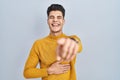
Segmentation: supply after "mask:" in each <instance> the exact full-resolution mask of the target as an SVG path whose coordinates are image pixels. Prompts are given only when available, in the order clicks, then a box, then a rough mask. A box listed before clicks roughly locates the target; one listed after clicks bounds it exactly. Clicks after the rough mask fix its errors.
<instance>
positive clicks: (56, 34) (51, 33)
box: [50, 31, 63, 36]
mask: <svg viewBox="0 0 120 80" xmlns="http://www.w3.org/2000/svg"><path fill="white" fill-rule="evenodd" d="M60 34H63V32H62V31H61V32H58V33H54V32H50V35H53V36H58V35H60Z"/></svg>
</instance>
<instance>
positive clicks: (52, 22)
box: [48, 10, 65, 34]
mask: <svg viewBox="0 0 120 80" xmlns="http://www.w3.org/2000/svg"><path fill="white" fill-rule="evenodd" d="M64 22H65V20H64V17H63V15H62V12H61V11H59V10H56V11H51V12H50V13H49V16H48V25H49V28H50V33H51V34H60V33H62V28H63V25H64Z"/></svg>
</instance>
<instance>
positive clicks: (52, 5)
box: [47, 4, 65, 18]
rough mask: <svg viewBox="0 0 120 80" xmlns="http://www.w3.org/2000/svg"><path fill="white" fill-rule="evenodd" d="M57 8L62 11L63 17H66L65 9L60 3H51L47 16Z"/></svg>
mask: <svg viewBox="0 0 120 80" xmlns="http://www.w3.org/2000/svg"><path fill="white" fill-rule="evenodd" d="M57 10H58V11H61V12H62V15H63V18H64V17H65V9H64V7H63V6H62V5H60V4H51V5H50V6H49V7H48V9H47V16H49V13H50V12H51V11H57Z"/></svg>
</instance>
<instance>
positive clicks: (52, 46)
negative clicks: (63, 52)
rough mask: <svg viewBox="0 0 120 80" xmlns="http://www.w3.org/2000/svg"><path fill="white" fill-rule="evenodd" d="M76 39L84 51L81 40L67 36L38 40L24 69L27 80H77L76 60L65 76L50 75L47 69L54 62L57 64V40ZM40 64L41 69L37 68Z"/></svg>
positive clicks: (80, 48) (50, 36)
mask: <svg viewBox="0 0 120 80" xmlns="http://www.w3.org/2000/svg"><path fill="white" fill-rule="evenodd" d="M69 37H70V38H71V37H72V38H74V39H77V40H78V41H79V43H78V44H79V50H78V52H80V51H81V50H82V45H81V43H80V39H79V38H78V37H77V36H75V35H73V36H66V35H65V34H61V35H58V36H52V35H48V36H47V37H45V38H43V39H39V40H36V41H35V43H34V44H33V46H32V48H31V51H30V54H29V57H28V59H27V61H26V64H25V67H24V76H25V77H26V78H42V80H76V72H75V66H74V65H75V59H74V60H72V61H71V62H70V63H69V64H70V65H71V69H70V70H69V71H68V72H66V73H64V74H57V75H48V73H47V68H48V67H49V66H50V65H51V64H52V63H54V62H56V47H57V40H58V39H60V38H69ZM38 63H40V68H36V66H37V64H38Z"/></svg>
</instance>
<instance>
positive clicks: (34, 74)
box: [24, 42, 48, 78]
mask: <svg viewBox="0 0 120 80" xmlns="http://www.w3.org/2000/svg"><path fill="white" fill-rule="evenodd" d="M38 55H39V51H38V47H37V42H35V43H34V44H33V47H32V48H31V51H30V54H29V57H28V59H27V61H26V63H25V67H24V77H25V78H38V77H45V76H48V73H47V68H41V69H39V68H36V66H37V64H38V62H39V57H38Z"/></svg>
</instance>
